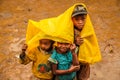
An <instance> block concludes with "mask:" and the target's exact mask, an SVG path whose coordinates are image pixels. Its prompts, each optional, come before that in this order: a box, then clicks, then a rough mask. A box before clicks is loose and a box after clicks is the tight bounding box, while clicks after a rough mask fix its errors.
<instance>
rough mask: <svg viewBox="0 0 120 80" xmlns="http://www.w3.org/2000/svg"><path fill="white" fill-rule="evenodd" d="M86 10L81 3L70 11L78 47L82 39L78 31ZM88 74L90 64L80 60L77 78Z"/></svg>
mask: <svg viewBox="0 0 120 80" xmlns="http://www.w3.org/2000/svg"><path fill="white" fill-rule="evenodd" d="M86 16H87V10H86V8H85V7H84V6H83V5H77V6H76V7H75V9H74V11H73V13H72V21H73V24H74V36H75V41H74V43H75V44H76V45H77V46H78V47H79V46H80V45H81V44H82V43H83V42H84V41H83V38H81V36H80V33H81V31H82V29H83V27H84V25H85V22H86ZM89 75H90V66H89V64H88V63H81V62H80V70H79V71H78V73H77V79H78V80H87V79H88V78H89Z"/></svg>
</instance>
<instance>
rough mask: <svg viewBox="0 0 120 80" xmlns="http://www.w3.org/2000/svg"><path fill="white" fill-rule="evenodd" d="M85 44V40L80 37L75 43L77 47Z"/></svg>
mask: <svg viewBox="0 0 120 80" xmlns="http://www.w3.org/2000/svg"><path fill="white" fill-rule="evenodd" d="M83 42H84V40H83V38H81V37H80V36H77V37H76V39H75V43H76V44H77V45H81V44H82V43H83Z"/></svg>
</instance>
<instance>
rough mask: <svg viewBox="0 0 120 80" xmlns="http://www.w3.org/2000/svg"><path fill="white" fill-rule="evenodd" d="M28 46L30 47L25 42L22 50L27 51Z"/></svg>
mask: <svg viewBox="0 0 120 80" xmlns="http://www.w3.org/2000/svg"><path fill="white" fill-rule="evenodd" d="M27 48H28V45H27V44H23V46H22V51H23V52H25V51H26V49H27Z"/></svg>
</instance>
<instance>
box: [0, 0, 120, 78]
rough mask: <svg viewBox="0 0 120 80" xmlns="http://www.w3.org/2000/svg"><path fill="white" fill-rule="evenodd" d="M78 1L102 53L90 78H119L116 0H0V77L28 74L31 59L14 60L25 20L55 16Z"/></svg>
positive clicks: (118, 7)
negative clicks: (88, 17) (86, 15)
mask: <svg viewBox="0 0 120 80" xmlns="http://www.w3.org/2000/svg"><path fill="white" fill-rule="evenodd" d="M78 2H79V3H84V4H85V5H86V6H87V8H88V12H89V14H90V17H91V20H92V22H93V25H94V29H95V32H96V35H97V38H98V41H99V46H100V49H101V54H102V61H101V62H99V63H96V64H93V65H91V75H90V80H120V0H107V1H105V0H0V80H30V78H31V76H32V72H31V63H30V64H28V65H25V66H24V65H22V64H20V63H19V60H18V55H19V54H20V51H21V46H22V44H23V43H24V42H25V35H26V28H27V23H28V20H29V19H32V20H35V21H39V20H41V19H45V18H50V17H56V16H58V15H60V14H61V13H63V12H64V11H65V10H66V9H68V8H69V7H71V6H72V5H73V4H75V3H78Z"/></svg>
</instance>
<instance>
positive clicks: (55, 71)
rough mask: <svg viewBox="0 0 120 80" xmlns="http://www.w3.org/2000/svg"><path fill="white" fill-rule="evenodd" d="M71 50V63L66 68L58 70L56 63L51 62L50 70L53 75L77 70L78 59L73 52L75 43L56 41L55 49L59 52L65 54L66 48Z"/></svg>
mask: <svg viewBox="0 0 120 80" xmlns="http://www.w3.org/2000/svg"><path fill="white" fill-rule="evenodd" d="M69 49H70V50H71V52H72V55H73V62H72V63H73V65H71V67H70V68H69V69H68V70H58V69H57V64H52V71H53V74H55V75H63V74H67V73H71V72H73V71H78V70H79V61H78V59H77V55H76V53H75V45H70V44H68V43H57V48H56V51H57V52H58V53H60V54H65V53H66V52H67V51H68V50H69Z"/></svg>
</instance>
